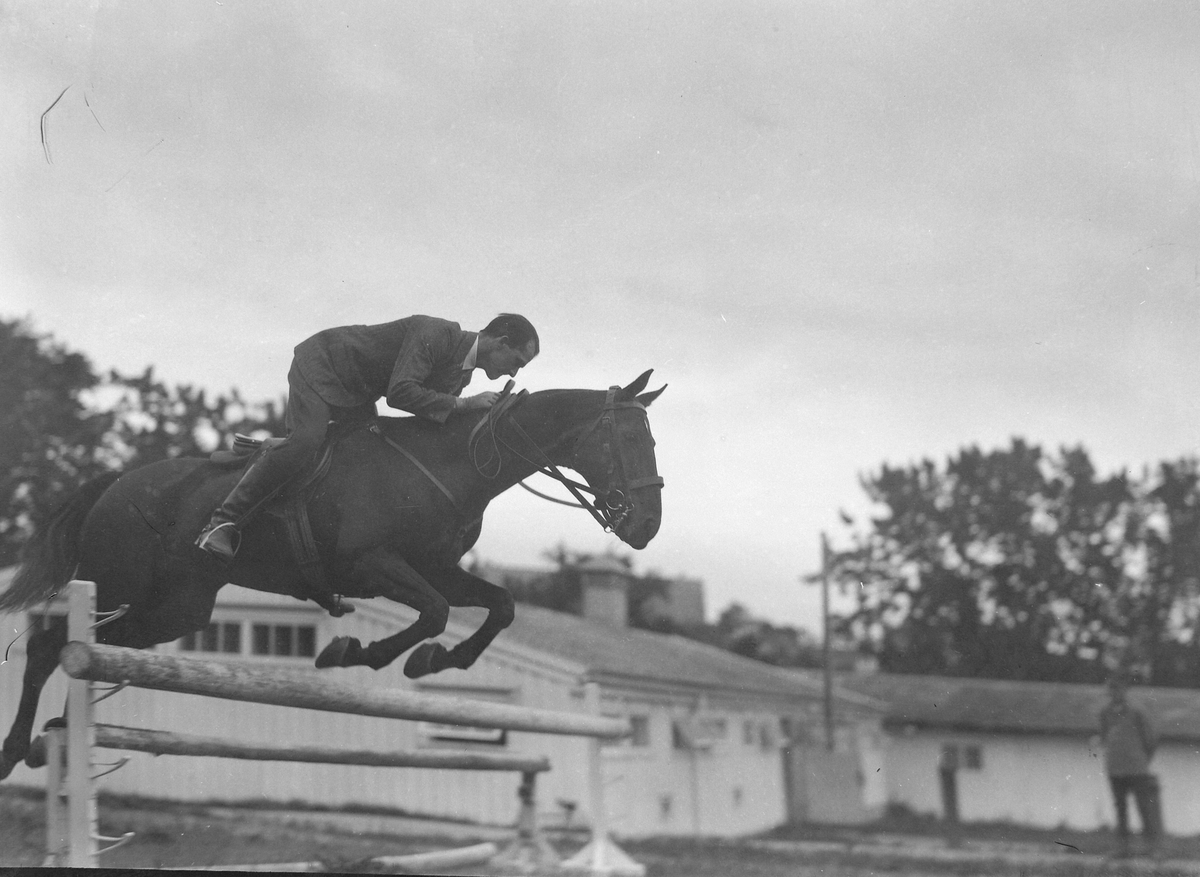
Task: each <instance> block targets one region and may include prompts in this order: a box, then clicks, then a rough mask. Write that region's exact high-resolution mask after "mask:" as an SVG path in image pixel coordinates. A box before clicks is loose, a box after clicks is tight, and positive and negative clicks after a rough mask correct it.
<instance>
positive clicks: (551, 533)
mask: <svg viewBox="0 0 1200 877" xmlns="http://www.w3.org/2000/svg"><path fill="white" fill-rule="evenodd" d="M1198 46H1200V6H1198V5H1196V4H1194V3H1184V2H1180V3H1151V2H1127V3H1097V2H1094V0H1087V2H1078V3H1062V2H1055V3H1019V2H1007V0H1006V2H994V3H971V2H953V3H935V2H919V3H892V4H884V3H876V2H870V3H856V2H841V0H839V2H829V3H801V2H795V3H767V2H747V0H736V2H712V3H667V2H657V3H653V4H647V3H640V2H639V3H622V2H606V3H569V2H568V3H564V2H556V3H551V2H524V3H505V2H496V0H487V2H478V3H447V2H414V3H384V2H379V3H264V2H253V3H251V2H242V0H190V2H183V0H177V2H172V3H150V2H127V3H121V4H119V5H118V4H110V3H96V2H94V3H92V4H90V5H88V4H84V3H79V2H73V3H69V4H60V3H53V2H44V0H36V2H35V0H26V2H0V76H2V77H3V81H4V83H5V87H4V88H3V89H2V90H0V107H2V109H3V118H4V119H5V120H6V121H5V124H4V126H3V129H2V131H0V193H2V194H0V198H2V199H3V211H2V212H0V317H3V318H8V319H11V318H14V317H28V318H29V319H30V320H31V323H32V325H33V327H34V328H35V329H36V330H38V331H40V332H44V333H52V334H53V335H54V336H55V338H57V339H58V340H59V341H61V342H63V343H65V344H67V345H68V346H69V347H71V348H73V349H76V350H79V351H81V352H84V353H86V354H87V355H88V356H89V357H90V358H91V359H92V361H93V364H94V365H95V367H96V368H97V369H99V370H107V369H108V368H117V369H120V370H122V371H127V372H130V371H140V370H142V369H143V368H145V367H146V366H147V365H153V366H154V367H155V369H156V370H157V372H158V373H159V374H160V375H161V376H162V377H163V378H165V379H166V380H168V381H169V382H171V383H190V384H194V385H200V386H203V387H207V388H209V389H211V390H212V391H214V392H221V391H226V390H228V389H229V388H230V387H234V386H236V387H237V388H239V389H240V390H241V391H242V393H243V394H244V395H245V396H246V397H247V398H250V399H266V398H273V397H276V396H279V395H282V394H283V393H284V392H285V390H286V374H287V370H288V365H289V362H290V358H291V350H292V348H293V347H294V346H295V344H297V343H298V342H299V341H301V340H303V339H304V338H305V337H307V336H308V335H310V334H312V333H313V332H316V331H319V330H321V329H324V328H327V327H330V326H335V325H344V324H349V323H375V322H384V321H387V320H392V319H396V318H399V317H402V316H407V315H409V314H412V313H426V314H433V315H436V316H441V317H445V318H448V319H452V320H456V321H458V322H460V323H461V324H462V325H463V326H464V328H468V329H478V328H481V327H482V326H483V325H484V324H485V323H486V322H487V320H488V319H490V318H491V317H492V316H493V315H495V314H496V313H497V312H500V311H518V312H521V313H524V314H526V315H527V316H529V317H530V318H531V319H532V320H533V321H534V323H535V324H536V325H537V326H538V328H539V330H540V333H541V337H542V342H543V352H542V355H541V356H540V357H538V359H537V360H536V361H535V362H534V363H533V364H532V365H530V366H529V367H528V368H527V369H525V370H524V371H523V372H522V373H521V376H520V382H519V386H521V387H523V388H526V389H529V390H530V391H534V390H538V389H546V388H552V387H588V388H596V389H600V388H604V387H607V386H609V385H610V384H614V383H622V384H624V383H627V382H628V381H630V380H632V379H633V378H634V377H635V376H637V375H638V374H639V373H640V372H642V371H643V370H645V369H647V368H653V369H655V376H654V379H653V381H652V384H651V386H652V387H656V386H659V385H660V384H661V383H664V382H665V383H669V385H670V386H669V389H668V390H667V391H666V393H664V394H663V396H662V397H661V398H660V399H659V400H658V401H657V402H656V403H655V404H654V406H653V407H652V408H651V412H650V413H651V424H652V427H653V429H654V432H655V435H656V437H657V440H658V458H659V469H660V472H661V473H662V474H663V476H664V478H665V479H666V487H665V491H664V496H663V505H664V521H663V525H662V529H661V531H660V533H659V536H658V537H657V539H656V540H655V541H654V542H653V543H651V545H650V546H649V547H648V548H647V549H645V550H644V551H642V552H640V553H638V554H637V555H636V556H635V563H636V566H637V569H638V571H640V572H647V571H656V572H659V573H663V574H667V575H676V574H682V575H688V576H694V577H699V578H702V579H704V581H705V582H706V585H707V596H708V601H709V606H710V610H716V609H720V608H722V607H724V606H725V605H727V604H728V603H729V602H730V601H732V600H738V601H741V602H743V603H744V604H746V605H747V606H748V607H749V608H750V609H751V610H752V611H754V612H756V613H758V614H760V615H762V616H764V617H767V618H769V619H771V620H773V621H775V622H776V623H789V624H801V625H805V626H808V627H810V628H813V629H816V628H817V626H818V624H819V621H818V618H817V615H816V609H817V606H818V605H819V604H818V601H817V593H816V589H815V588H814V587H812V586H807V585H801V584H800V583H799V578H800V577H801V576H803V575H805V574H807V573H811V572H813V571H815V570H816V569H817V567H818V563H819V559H818V558H819V554H818V544H819V536H820V533H821V531H823V530H824V531H827V532H829V533H830V535H831V536H832V537H833V538H834V540H835V544H836V543H837V541H838V540H839V539H844V536H843V535H842V534H843V530H842V528H841V527H840V526H839V523H838V514H837V513H838V509H839V508H846V509H848V510H851V511H861V510H862V508H863V504H864V497H863V493H862V490H861V488H860V486H859V477H860V475H861V474H863V473H866V472H870V471H873V470H876V469H878V467H879V466H880V465H881V464H882V463H884V462H889V463H895V464H903V463H907V462H913V461H917V460H919V459H921V458H924V457H931V458H933V459H942V460H944V459H945V457H946V456H947V455H948V454H950V453H953V452H955V451H956V450H958V449H959V448H961V447H962V446H964V445H968V444H976V443H977V444H980V445H982V446H984V447H985V448H991V447H997V446H1000V445H1006V444H1007V442H1008V440H1009V438H1010V437H1011V436H1014V435H1019V436H1022V437H1025V438H1027V439H1029V440H1030V441H1033V442H1036V443H1041V444H1042V445H1043V446H1044V447H1045V448H1047V449H1049V450H1054V449H1056V448H1058V447H1059V446H1060V445H1062V444H1076V443H1082V444H1083V445H1084V446H1085V447H1086V448H1087V449H1089V450H1090V451H1091V452H1092V454H1093V457H1094V459H1095V460H1096V461H1097V462H1098V463H1099V465H1100V466H1101V468H1102V469H1103V470H1104V471H1111V470H1112V469H1116V468H1120V467H1124V466H1129V467H1131V468H1135V469H1140V467H1141V466H1143V465H1145V464H1147V463H1154V462H1157V461H1159V460H1163V459H1175V458H1178V457H1180V456H1185V455H1192V454H1194V453H1196V451H1197V444H1198V441H1197V424H1198V423H1200V410H1198V409H1200V402H1198V400H1200V373H1198V369H1197V357H1196V353H1195V348H1196V345H1197V343H1198V339H1200V317H1198V304H1200V236H1198V234H1197V229H1198V221H1200V211H1198V209H1197V175H1198V172H1200V130H1198V119H1200V115H1198V111H1200V50H1198V49H1197V47H1198ZM64 88H65V89H66V92H65V93H62V92H63V89H64ZM60 93H62V94H61V99H59V100H58V102H57V104H54V101H55V99H56V98H59V96H60ZM52 104H54V107H53V109H52V110H50V112H48V113H46V110H47V108H49V107H51V105H52ZM43 113H45V118H44V133H45V138H44V140H45V142H44V143H43V137H42V133H43V126H42V121H43ZM487 386H488V385H487V383H486V380H485V379H484V378H483V377H482V375H481V374H480V376H479V378H477V380H476V381H475V382H474V383H473V384H472V390H478V389H482V388H485V387H487ZM494 388H495V389H499V386H498V384H497V386H496V387H494ZM541 486H543V487H544V486H545V485H541ZM560 542H561V543H565V544H566V545H567V547H568V548H571V549H576V550H587V551H599V550H604V549H605V548H606V547H614V548H616V549H617V550H619V551H620V552H621V553H624V554H629V553H631V552H630V551H629V550H628V549H626V548H624V546H621V545H620V543H618V542H617V541H616V540H615V538H614V537H611V536H607V535H605V534H604V533H602V532H601V531H600V529H599V527H597V526H596V524H595V523H594V522H593V521H592V519H591V518H590V517H589V516H587V515H586V514H585V513H583V512H581V511H571V510H568V509H564V508H562V507H560V506H553V505H550V504H547V503H544V502H543V501H541V500H538V499H536V498H535V497H533V496H531V495H529V494H526V493H525V492H524V491H520V490H515V491H512V492H511V493H509V494H506V495H505V496H504V497H501V498H500V499H499V500H497V501H496V502H495V503H494V504H493V506H492V508H491V511H490V512H489V515H488V517H487V518H486V519H485V521H484V534H483V537H482V539H481V540H480V542H479V545H478V547H477V552H478V554H479V555H480V556H481V557H483V558H484V559H488V560H493V561H497V562H504V563H515V564H530V565H532V564H540V563H544V560H543V558H542V553H543V552H544V551H546V550H548V549H550V548H552V547H553V546H554V545H556V544H558V543H560Z"/></svg>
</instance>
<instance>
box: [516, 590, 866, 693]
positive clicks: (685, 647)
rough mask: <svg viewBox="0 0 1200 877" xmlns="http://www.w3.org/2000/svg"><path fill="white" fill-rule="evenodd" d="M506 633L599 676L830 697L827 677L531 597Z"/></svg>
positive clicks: (745, 691) (674, 684)
mask: <svg viewBox="0 0 1200 877" xmlns="http://www.w3.org/2000/svg"><path fill="white" fill-rule="evenodd" d="M501 637H510V638H512V639H514V640H516V641H518V642H520V643H521V644H522V645H524V646H526V647H528V648H535V649H541V650H545V651H549V652H551V653H554V654H558V655H560V656H562V657H566V658H570V659H571V660H573V661H576V662H578V663H579V664H580V665H582V666H583V667H585V668H586V670H587V672H588V674H589V675H590V676H593V677H597V678H603V677H609V678H610V679H613V680H617V679H619V680H623V681H626V682H633V683H637V682H640V683H644V684H647V683H648V684H658V685H664V684H665V685H670V686H686V687H692V688H696V689H708V690H713V689H716V690H721V691H724V692H728V693H743V692H744V693H748V694H757V695H760V696H761V695H767V696H770V697H776V698H784V699H789V700H794V701H798V702H799V701H808V702H811V701H812V700H814V699H819V698H821V697H822V689H821V685H820V683H817V682H814V681H813V680H812V679H810V678H808V677H806V676H805V675H803V674H799V673H793V672H790V671H788V670H785V669H782V668H779V667H773V666H771V665H769V664H764V663H762V662H760V661H754V660H751V659H750V658H745V657H742V656H741V655H736V654H733V653H732V652H727V651H725V650H724V649H719V648H716V647H715V646H710V645H706V644H705V643H700V642H696V641H695V640H690V639H687V638H686V637H682V636H676V635H672V634H662V633H654V632H652V631H647V630H638V629H636V628H627V627H614V626H612V625H607V624H602V623H598V622H594V621H590V620H588V619H585V618H581V617H579V616H577V615H570V614H568V613H564V612H555V611H554V610H551V609H544V608H542V607H540V606H533V605H530V604H528V603H521V604H518V605H517V613H516V618H515V620H514V621H513V624H512V626H511V627H509V628H508V630H506V631H505V632H504V633H503V634H501ZM835 696H836V697H837V698H838V699H839V700H841V701H843V702H845V703H846V704H847V705H854V706H858V707H862V708H867V709H873V710H875V711H878V710H879V708H880V706H881V705H879V704H877V703H876V702H874V701H873V700H871V699H869V698H867V697H864V696H862V695H860V694H856V693H854V692H851V691H846V690H838V691H836V692H835Z"/></svg>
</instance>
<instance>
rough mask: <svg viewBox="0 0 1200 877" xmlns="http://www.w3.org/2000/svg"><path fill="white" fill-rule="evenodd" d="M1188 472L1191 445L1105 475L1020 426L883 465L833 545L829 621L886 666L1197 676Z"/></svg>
mask: <svg viewBox="0 0 1200 877" xmlns="http://www.w3.org/2000/svg"><path fill="white" fill-rule="evenodd" d="M1198 481H1200V472H1198V469H1197V462H1196V460H1195V459H1194V458H1184V459H1179V460H1174V461H1166V462H1162V463H1159V464H1157V465H1155V466H1147V467H1146V468H1145V470H1144V471H1142V472H1141V473H1139V474H1137V475H1133V474H1131V473H1129V472H1128V471H1120V472H1116V473H1112V474H1108V475H1102V474H1101V473H1099V472H1098V471H1097V470H1096V467H1095V465H1094V464H1093V463H1092V461H1091V459H1090V457H1089V455H1088V453H1087V451H1086V450H1084V449H1083V448H1082V447H1078V446H1076V447H1066V448H1062V449H1061V450H1059V451H1057V452H1046V451H1044V450H1043V449H1041V448H1040V447H1038V446H1036V445H1032V444H1028V443H1026V442H1025V441H1023V440H1021V439H1013V440H1012V441H1011V444H1010V445H1009V447H1007V448H1000V449H996V450H991V451H984V450H981V449H979V448H977V447H969V448H965V449H963V450H961V451H960V452H958V453H957V454H954V455H952V456H951V457H950V458H949V459H948V460H947V461H946V462H945V463H944V464H942V465H939V464H937V463H935V462H933V461H931V460H924V461H921V462H920V463H916V464H914V465H910V466H905V467H893V466H887V465H884V466H882V467H881V468H880V469H879V470H878V471H876V472H874V473H871V474H869V475H867V476H865V477H864V478H862V479H861V483H862V486H863V488H864V490H865V491H866V493H867V496H868V498H869V499H870V500H871V502H872V504H873V507H874V511H873V513H872V514H871V515H870V516H869V517H868V519H866V520H864V521H862V522H860V523H857V525H856V522H855V521H853V520H852V519H850V518H849V517H846V518H845V520H846V523H847V526H848V528H849V530H850V532H849V534H848V536H847V541H848V542H849V547H847V548H846V549H844V550H841V551H836V552H834V553H833V554H832V557H831V558H830V561H829V574H830V576H831V578H832V579H833V580H834V581H836V582H838V583H839V586H840V587H841V589H842V591H843V593H845V594H847V595H850V596H852V598H853V606H854V608H853V609H852V610H851V611H849V612H846V613H843V614H842V616H841V617H840V618H839V619H838V629H839V631H840V633H841V634H842V636H844V637H845V638H847V639H848V640H849V641H851V642H853V643H855V644H856V645H857V647H859V648H860V649H863V650H865V651H869V652H870V653H872V654H874V655H876V656H877V657H878V659H879V662H880V667H881V669H884V670H889V671H894V672H903V673H936V674H942V675H951V676H975V677H985V678H997V679H1025V680H1055V681H1078V682H1098V681H1101V680H1102V679H1103V678H1104V677H1105V676H1106V674H1108V673H1109V672H1110V671H1112V670H1114V669H1117V668H1120V669H1122V670H1125V671H1127V672H1130V673H1132V674H1134V675H1135V676H1136V677H1140V678H1141V680H1142V681H1144V682H1147V683H1150V684H1154V685H1166V686H1179V687H1197V686H1200V637H1198V633H1200V631H1198V630H1197V623H1198V619H1200V489H1198V486H1197V485H1198Z"/></svg>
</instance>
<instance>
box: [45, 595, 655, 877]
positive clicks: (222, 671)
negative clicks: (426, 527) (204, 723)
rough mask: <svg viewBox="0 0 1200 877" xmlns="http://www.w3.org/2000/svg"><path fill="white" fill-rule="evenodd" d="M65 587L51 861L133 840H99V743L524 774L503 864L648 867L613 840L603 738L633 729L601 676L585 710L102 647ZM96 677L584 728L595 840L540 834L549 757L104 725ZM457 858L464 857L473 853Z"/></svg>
mask: <svg viewBox="0 0 1200 877" xmlns="http://www.w3.org/2000/svg"><path fill="white" fill-rule="evenodd" d="M69 591H70V601H69V608H70V611H69V614H68V622H69V623H68V628H69V636H70V638H71V640H72V641H71V642H69V643H68V644H67V645H66V647H64V648H63V650H62V652H61V654H60V664H61V665H62V667H63V669H64V670H65V671H66V672H67V674H68V675H69V676H70V677H71V683H70V685H69V693H68V699H67V720H68V728H67V730H66V731H63V730H62V729H61V728H56V729H55V730H53V731H52V732H50V733H48V734H47V741H48V746H49V752H48V755H49V756H50V757H49V760H48V765H47V766H48V768H49V769H50V770H49V775H48V786H47V789H48V794H47V804H48V814H47V843H48V848H49V849H50V851H51V852H50V855H49V856H48V858H47V862H46V864H57V865H62V864H66V865H70V866H74V867H95V866H96V864H97V855H98V854H99V853H100V852H103V850H98V849H97V845H96V842H97V841H99V840H110V841H116V842H117V844H119V843H124V842H125V841H127V840H129V839H130V838H131V837H132V835H131V834H127V835H125V836H124V837H123V838H102V837H99V834H98V832H97V830H96V829H97V825H98V820H97V814H96V796H95V786H94V780H95V778H96V777H94V776H92V775H91V769H92V767H93V765H92V763H91V758H90V754H89V753H90V751H91V749H92V748H94V747H103V748H110V749H127V750H133V751H141V752H149V753H152V754H155V755H206V756H214V757H221V758H242V759H253V760H257V761H299V762H312V763H331V764H358V765H373V766H385V767H435V768H447V769H462V770H512V771H520V772H521V776H522V781H521V787H520V789H519V790H518V797H519V799H520V802H521V807H520V812H519V815H518V823H517V839H516V841H515V842H514V843H513V844H512V845H510V847H509V848H508V849H507V850H505V851H504V852H503V853H501V854H500V856H499V858H498V859H497V861H498V862H499V861H505V862H506V864H509V865H514V866H517V867H518V868H519V869H520V870H525V871H528V870H531V867H533V866H537V865H545V864H551V865H553V864H555V863H557V864H559V866H560V867H561V868H562V869H563V870H566V871H575V872H587V873H590V874H594V875H631V877H641V875H644V874H645V867H644V866H642V865H640V864H638V863H637V862H635V861H633V860H632V859H630V858H629V857H628V856H627V855H626V854H625V853H624V852H623V851H622V850H621V849H620V848H619V847H617V845H616V844H615V843H613V841H612V839H611V838H610V837H609V834H608V827H607V818H606V812H605V806H604V789H603V786H604V779H603V771H602V769H601V755H600V741H601V740H605V739H618V738H620V737H624V736H627V735H628V734H629V733H630V728H629V723H628V722H627V721H626V720H623V719H613V718H608V717H604V716H601V715H600V694H599V689H598V687H597V686H596V684H595V683H588V684H587V685H585V686H584V689H585V700H586V706H587V710H588V711H587V712H586V713H563V712H554V711H551V710H541V709H533V708H529V707H517V706H508V705H504V704H494V703H486V702H479V701H471V700H465V699H461V698H453V697H448V696H443V695H426V694H420V693H417V692H410V691H403V690H398V689H372V688H366V687H363V686H354V685H348V684H344V683H338V684H335V683H333V682H332V681H328V680H326V679H322V678H319V677H314V676H312V675H311V674H308V673H299V672H295V671H286V670H281V669H273V670H262V669H259V668H255V667H245V666H237V665H232V664H223V663H218V662H215V661H200V660H196V659H191V658H177V657H174V656H170V655H159V654H152V653H147V652H143V651H138V650H136V649H125V648H119V647H116V646H105V645H97V644H95V643H94V642H93V641H92V640H93V630H94V628H95V627H97V626H99V625H100V624H103V623H104V622H103V621H100V622H96V621H94V618H95V585H94V584H92V583H91V582H79V581H75V582H71V584H70V588H69ZM92 682H109V683H113V684H115V685H117V686H118V689H117V690H119V688H121V687H124V686H127V685H132V686H135V687H138V688H150V689H155V690H160V691H172V692H178V693H183V694H195V695H200V696H204V697H216V698H221V699H225V700H236V701H243V702H249V703H263V704H270V705H277V706H289V707H300V708H305V709H311V710H319V711H326V712H339V713H350V714H355V715H363V716H373V717H380V718H392V719H406V720H414V721H428V722H436V723H439V724H454V725H466V726H471V727H485V728H504V729H506V730H512V731H526V732H530V733H537V734H562V735H569V736H575V737H586V738H589V741H588V759H587V773H588V785H589V787H590V799H591V812H592V839H591V841H589V843H588V844H587V845H586V846H585V847H584V848H583V849H581V850H580V851H579V852H578V853H576V854H575V855H574V856H572V857H571V858H570V859H567V860H566V861H562V862H559V861H558V857H557V854H556V853H555V852H554V851H553V849H552V848H550V846H549V845H548V844H547V843H546V841H545V839H544V838H543V837H542V836H541V833H540V831H539V830H538V826H537V817H536V808H535V806H534V786H535V779H536V776H537V773H539V772H542V771H545V770H548V769H549V767H550V765H549V762H548V761H547V760H546V759H545V758H526V757H522V756H510V755H497V754H491V753H448V752H410V751H392V752H367V751H363V750H349V749H331V748H326V747H288V748H284V747H279V746H272V745H265V744H264V745H259V744H251V743H235V742H232V741H229V740H223V739H218V738H210V737H199V736H195V735H188V734H176V733H169V732H164V731H150V730H146V729H139V728H124V727H120V726H114V725H97V724H96V723H95V722H94V720H93V704H94V703H95V702H96V701H95V700H93V697H92V694H93V693H92V690H91V683H92ZM101 699H102V698H101ZM118 766H119V765H118ZM101 775H102V774H101ZM115 845H116V844H114V846H115ZM487 846H489V845H486V844H485V845H478V846H477V847H474V848H468V849H467V850H458V851H455V850H448V851H442V852H439V853H433V854H421V855H422V856H428V857H430V858H429V860H428V865H429V867H430V868H433V867H436V866H435V864H434V862H435V861H442V862H443V864H442V867H454V866H455V864H456V859H455V857H456V856H457V857H460V859H461V857H463V856H468V857H469V856H476V857H479V856H480V855H481V854H483V853H486V852H487V850H486V849H485V847H487ZM493 852H494V851H493ZM447 857H449V858H447ZM392 858H395V857H392ZM402 858H406V857H402ZM461 861H462V863H463V864H466V860H465V859H462V860H461ZM302 864H305V865H316V864H317V863H302ZM386 864H389V865H395V866H396V867H405V866H408V867H412V865H411V863H408V862H401V861H400V860H399V859H397V860H396V861H395V862H388V863H386ZM297 870H298V869H297Z"/></svg>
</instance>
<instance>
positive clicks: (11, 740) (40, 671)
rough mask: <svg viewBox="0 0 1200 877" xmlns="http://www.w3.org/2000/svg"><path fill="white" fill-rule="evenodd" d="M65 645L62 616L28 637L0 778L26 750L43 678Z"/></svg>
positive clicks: (1, 756) (0, 753) (0, 756)
mask: <svg viewBox="0 0 1200 877" xmlns="http://www.w3.org/2000/svg"><path fill="white" fill-rule="evenodd" d="M66 644H67V625H66V619H65V618H55V619H53V620H52V622H51V624H50V626H49V627H48V628H44V629H43V628H41V627H38V629H37V630H36V631H35V632H34V633H33V635H32V636H30V638H29V644H28V646H27V647H26V650H25V678H24V682H23V684H22V688H21V703H20V706H18V707H17V717H16V719H14V720H13V725H12V729H11V730H10V731H9V732H8V737H6V738H5V740H4V746H3V748H0V780H2V779H4V778H5V777H7V776H8V775H9V774H10V773H12V769H13V768H14V767H16V766H17V764H18V763H19V762H20V761H21V760H22V759H24V758H25V756H26V755H27V754H28V753H29V740H30V738H31V737H32V736H33V723H34V720H35V719H36V718H37V708H38V701H39V700H40V699H41V696H42V689H43V688H44V687H45V685H46V680H47V679H49V678H50V675H51V674H52V673H53V672H54V669H55V668H56V667H57V666H58V653H59V652H60V651H62V647H63V646H65V645H66Z"/></svg>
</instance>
